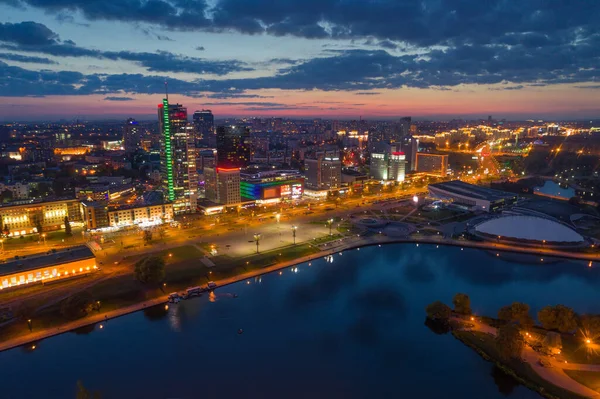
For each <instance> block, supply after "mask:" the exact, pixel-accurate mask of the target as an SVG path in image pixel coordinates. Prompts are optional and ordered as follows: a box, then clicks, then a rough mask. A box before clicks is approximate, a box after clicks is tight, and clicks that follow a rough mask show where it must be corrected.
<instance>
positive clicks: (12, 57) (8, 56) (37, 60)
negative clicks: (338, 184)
mask: <svg viewBox="0 0 600 399" xmlns="http://www.w3.org/2000/svg"><path fill="white" fill-rule="evenodd" d="M0 58H1V59H4V60H9V61H17V62H29V63H33V64H46V65H54V64H57V62H56V61H52V60H51V59H49V58H44V57H33V56H28V55H21V54H14V53H0Z"/></svg>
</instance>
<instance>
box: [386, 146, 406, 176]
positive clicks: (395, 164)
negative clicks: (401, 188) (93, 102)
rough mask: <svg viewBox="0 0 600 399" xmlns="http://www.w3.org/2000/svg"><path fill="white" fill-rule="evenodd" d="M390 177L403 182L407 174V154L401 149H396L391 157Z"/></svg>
mask: <svg viewBox="0 0 600 399" xmlns="http://www.w3.org/2000/svg"><path fill="white" fill-rule="evenodd" d="M388 168H389V169H388V170H389V172H388V179H389V180H393V181H395V182H403V181H404V179H405V175H406V155H405V154H404V153H403V152H400V151H394V152H392V153H391V154H390V158H389V167H388Z"/></svg>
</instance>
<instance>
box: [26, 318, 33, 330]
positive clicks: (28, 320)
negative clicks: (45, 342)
mask: <svg viewBox="0 0 600 399" xmlns="http://www.w3.org/2000/svg"><path fill="white" fill-rule="evenodd" d="M27 327H29V331H31V330H32V328H33V327H32V326H31V319H27Z"/></svg>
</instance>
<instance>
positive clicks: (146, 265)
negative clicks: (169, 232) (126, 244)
mask: <svg viewBox="0 0 600 399" xmlns="http://www.w3.org/2000/svg"><path fill="white" fill-rule="evenodd" d="M134 273H135V278H136V279H137V280H139V281H141V282H142V283H160V282H162V281H163V280H164V278H165V260H164V259H163V258H161V257H160V256H149V257H147V258H144V259H141V260H139V261H137V262H136V263H135V269H134Z"/></svg>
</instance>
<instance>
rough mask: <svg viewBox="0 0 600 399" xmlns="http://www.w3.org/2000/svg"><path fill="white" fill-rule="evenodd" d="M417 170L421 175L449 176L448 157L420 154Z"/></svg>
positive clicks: (417, 159)
mask: <svg viewBox="0 0 600 399" xmlns="http://www.w3.org/2000/svg"><path fill="white" fill-rule="evenodd" d="M415 170H416V171H417V172H419V173H427V174H430V175H435V176H446V175H447V174H448V155H446V154H428V153H424V152H419V153H417V157H416V167H415Z"/></svg>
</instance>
